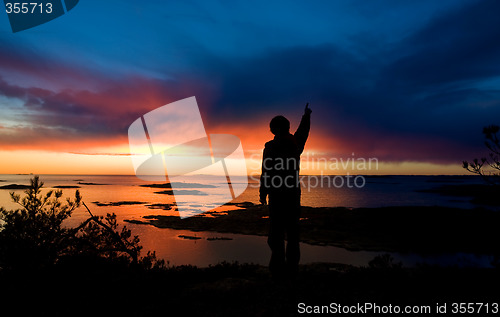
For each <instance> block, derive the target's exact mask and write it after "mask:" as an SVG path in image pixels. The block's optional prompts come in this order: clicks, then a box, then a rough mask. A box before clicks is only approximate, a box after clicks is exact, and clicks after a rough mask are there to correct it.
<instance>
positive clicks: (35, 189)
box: [0, 176, 164, 269]
mask: <svg viewBox="0 0 500 317" xmlns="http://www.w3.org/2000/svg"><path fill="white" fill-rule="evenodd" d="M42 187H43V182H41V181H40V179H39V177H38V176H35V177H34V178H33V179H31V185H30V187H29V188H28V189H27V190H26V191H25V194H26V195H25V196H24V197H22V198H21V196H20V195H17V194H15V193H11V197H12V200H13V201H14V202H15V203H17V204H19V205H20V206H21V207H22V208H20V209H17V210H5V209H4V208H0V219H1V220H2V221H3V224H0V267H1V268H4V269H5V268H7V269H20V268H30V269H31V268H41V267H46V266H49V265H53V264H56V263H57V262H58V261H59V260H61V259H62V258H67V257H76V256H78V257H82V256H84V257H87V258H89V257H93V258H104V259H110V260H119V261H121V262H124V263H127V264H133V265H142V266H146V267H148V268H150V267H159V266H160V267H161V266H163V265H164V263H163V261H158V260H157V259H156V255H155V253H154V252H153V253H151V252H148V254H147V255H146V256H145V257H143V258H139V255H140V251H141V249H142V247H141V246H140V244H139V237H138V236H132V232H131V231H130V230H129V229H127V227H125V226H124V227H122V228H121V230H120V229H119V228H118V223H117V220H116V215H115V214H107V215H106V217H102V216H94V215H92V213H91V212H90V210H88V208H87V210H88V212H89V214H90V217H89V218H88V219H87V220H85V221H84V222H83V223H81V224H80V225H79V226H78V227H75V228H70V227H65V226H63V222H64V220H66V219H68V218H69V217H71V214H72V212H73V211H74V210H75V209H76V208H78V207H79V206H80V205H82V204H83V205H84V206H85V207H87V206H86V205H85V203H83V202H82V197H81V195H80V192H79V191H78V190H77V191H76V192H75V197H74V198H73V199H71V198H67V199H66V201H65V202H63V201H62V199H61V197H62V195H63V192H62V191H61V190H56V191H52V190H51V191H48V192H47V193H46V194H42V193H41V189H42Z"/></svg>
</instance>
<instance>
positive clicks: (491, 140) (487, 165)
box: [463, 125, 500, 185]
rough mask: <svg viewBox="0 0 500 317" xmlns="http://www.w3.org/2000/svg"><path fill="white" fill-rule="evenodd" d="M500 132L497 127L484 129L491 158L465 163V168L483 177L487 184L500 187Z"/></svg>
mask: <svg viewBox="0 0 500 317" xmlns="http://www.w3.org/2000/svg"><path fill="white" fill-rule="evenodd" d="M499 131H500V127H499V126H497V125H490V126H487V127H484V128H483V134H484V136H485V138H486V141H485V145H486V147H487V148H488V149H489V150H490V153H489V157H482V158H481V159H477V158H475V159H474V160H472V162H468V161H463V168H465V169H466V170H467V171H469V172H471V173H474V174H477V175H480V176H482V177H483V179H484V180H485V181H486V182H487V183H489V184H492V185H500V140H499V138H498V135H497V134H498V132H499Z"/></svg>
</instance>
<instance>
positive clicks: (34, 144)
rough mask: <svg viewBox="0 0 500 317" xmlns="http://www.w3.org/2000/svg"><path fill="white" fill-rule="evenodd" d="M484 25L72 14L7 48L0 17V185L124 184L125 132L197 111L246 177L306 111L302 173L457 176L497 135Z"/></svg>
mask: <svg viewBox="0 0 500 317" xmlns="http://www.w3.org/2000/svg"><path fill="white" fill-rule="evenodd" d="M499 12H500V2H499V1H494V0H491V1H467V0H464V1H449V0H443V1H399V0H391V1H389V0H387V1H361V0H359V1H272V2H270V1H229V0H221V1H201V0H200V1H123V0H120V1H117V0H107V1H96V0H82V1H80V3H79V4H78V5H77V6H76V7H75V8H74V9H73V10H71V11H70V12H68V13H67V14H65V15H64V16H62V17H60V18H57V19H55V20H53V21H51V22H48V23H46V24H43V25H40V26H38V27H35V28H32V29H29V30H26V31H22V32H18V33H12V31H11V28H10V25H9V22H8V18H7V14H5V13H1V14H0V162H1V164H0V173H38V174H53V173H57V174H133V173H134V170H133V167H132V163H131V159H130V156H129V148H128V141H127V130H128V127H129V126H130V124H131V123H132V122H133V121H134V120H136V119H137V118H139V117H140V116H141V115H143V114H145V113H147V112H149V111H151V110H153V109H155V108H158V107H160V106H163V105H165V104H168V103H170V102H173V101H176V100H180V99H184V98H187V97H191V96H196V99H197V102H198V105H199V107H200V111H201V115H202V118H203V120H204V123H205V129H206V131H207V132H208V133H230V134H234V135H237V136H238V137H239V138H240V139H241V141H242V146H243V149H244V151H245V155H246V158H247V160H248V169H249V171H250V172H252V173H254V172H258V166H259V162H258V160H259V155H261V152H262V149H263V146H264V143H265V142H266V141H268V140H270V139H271V138H272V134H271V133H270V132H269V128H268V123H269V120H270V119H271V118H272V117H273V116H275V115H278V114H282V115H285V116H287V117H288V118H289V119H290V121H291V125H292V129H295V128H296V127H297V125H298V122H299V120H300V116H301V114H302V112H303V107H304V105H305V103H306V102H309V103H310V105H311V109H312V110H313V113H312V128H311V134H310V139H309V141H308V144H307V145H306V152H305V154H306V155H308V159H312V160H314V159H316V158H327V159H332V158H339V159H340V158H344V159H346V158H353V157H356V158H366V159H368V158H376V159H377V160H378V162H379V166H378V169H377V170H370V171H358V172H357V173H359V174H464V173H465V171H464V170H463V169H462V168H461V161H462V160H470V159H472V158H474V157H479V156H482V155H484V153H485V149H484V145H483V136H482V134H481V130H482V127H483V126H486V125H490V124H500V41H499V39H500V19H499V18H498V13H499ZM353 153H354V155H353ZM321 170H323V168H311V169H306V170H305V173H319V172H320V171H321ZM323 172H324V173H326V174H337V173H339V174H344V173H345V172H346V170H332V169H328V168H326V169H325V170H324V171H323ZM351 172H354V173H356V171H351Z"/></svg>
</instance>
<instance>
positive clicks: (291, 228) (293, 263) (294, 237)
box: [286, 205, 300, 276]
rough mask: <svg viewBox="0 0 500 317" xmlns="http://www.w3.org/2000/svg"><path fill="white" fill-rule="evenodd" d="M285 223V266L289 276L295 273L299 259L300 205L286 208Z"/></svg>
mask: <svg viewBox="0 0 500 317" xmlns="http://www.w3.org/2000/svg"><path fill="white" fill-rule="evenodd" d="M287 216H288V217H287V223H286V236H287V244H286V266H287V270H288V273H289V274H290V275H291V276H295V275H296V274H297V271H298V268H299V261H300V244H299V243H300V231H299V219H300V206H297V205H295V206H292V207H290V209H289V210H288V215H287Z"/></svg>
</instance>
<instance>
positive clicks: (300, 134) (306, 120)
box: [294, 103, 312, 153]
mask: <svg viewBox="0 0 500 317" xmlns="http://www.w3.org/2000/svg"><path fill="white" fill-rule="evenodd" d="M311 112H312V110H311V109H310V108H309V103H307V104H306V108H305V109H304V115H302V120H300V124H299V127H298V128H297V131H295V134H294V136H295V139H296V140H297V143H298V146H299V149H300V153H302V151H303V150H304V146H305V145H306V141H307V138H308V137H309V130H310V128H311Z"/></svg>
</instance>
